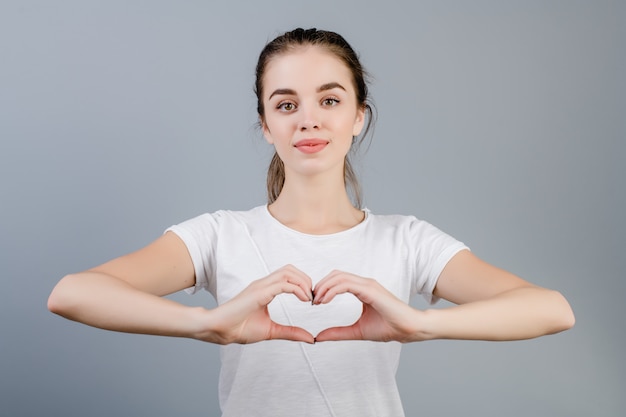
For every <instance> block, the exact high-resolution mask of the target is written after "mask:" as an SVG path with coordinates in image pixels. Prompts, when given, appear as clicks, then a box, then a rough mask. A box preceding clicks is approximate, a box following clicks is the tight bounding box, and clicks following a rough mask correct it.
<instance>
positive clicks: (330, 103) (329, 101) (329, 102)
mask: <svg viewBox="0 0 626 417" xmlns="http://www.w3.org/2000/svg"><path fill="white" fill-rule="evenodd" d="M338 103H339V100H337V99H336V98H332V97H331V98H325V99H324V100H322V104H323V105H324V106H329V107H330V106H335V105H337V104H338Z"/></svg>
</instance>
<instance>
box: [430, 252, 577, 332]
mask: <svg viewBox="0 0 626 417" xmlns="http://www.w3.org/2000/svg"><path fill="white" fill-rule="evenodd" d="M434 294H435V295H436V296H438V297H441V298H443V299H446V300H448V301H451V302H453V303H455V304H458V305H457V306H454V307H449V308H443V309H430V310H427V311H425V312H424V317H423V320H422V326H423V331H424V332H425V334H426V335H428V337H429V338H437V339H480V340H518V339H529V338H533V337H538V336H542V335H545V334H552V333H557V332H560V331H563V330H567V329H569V328H571V327H572V326H573V325H574V322H575V319H574V313H573V312H572V309H571V307H570V305H569V303H568V302H567V300H566V299H565V298H564V297H563V296H562V295H561V294H560V293H559V292H557V291H553V290H548V289H546V288H541V287H537V286H534V285H531V284H530V283H528V282H526V281H524V280H523V279H521V278H519V277H517V276H516V275H514V274H511V273H510V272H507V271H504V270H502V269H499V268H497V267H495V266H493V265H490V264H489V263H487V262H484V261H482V260H481V259H479V258H478V257H476V256H475V255H474V254H472V253H471V252H469V251H461V252H459V253H458V254H457V255H456V256H454V257H453V258H452V259H451V260H450V262H448V264H447V265H446V267H445V268H444V270H443V271H442V273H441V275H440V277H439V280H438V281H437V286H436V288H435V291H434Z"/></svg>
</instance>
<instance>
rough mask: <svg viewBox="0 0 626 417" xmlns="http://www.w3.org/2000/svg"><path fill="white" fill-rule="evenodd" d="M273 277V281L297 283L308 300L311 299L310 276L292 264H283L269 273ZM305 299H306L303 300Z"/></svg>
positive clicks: (311, 283)
mask: <svg viewBox="0 0 626 417" xmlns="http://www.w3.org/2000/svg"><path fill="white" fill-rule="evenodd" d="M270 276H272V277H273V279H272V280H273V281H287V282H289V283H291V284H294V285H297V286H299V287H300V288H302V291H304V293H306V294H307V298H308V301H311V300H312V299H313V296H312V293H313V291H312V285H313V282H312V281H311V277H309V276H308V275H307V274H305V273H304V272H302V271H301V270H299V269H298V268H296V267H295V266H293V265H285V266H284V267H282V268H280V269H278V270H276V271H275V272H274V273H272V274H270ZM303 301H306V300H303Z"/></svg>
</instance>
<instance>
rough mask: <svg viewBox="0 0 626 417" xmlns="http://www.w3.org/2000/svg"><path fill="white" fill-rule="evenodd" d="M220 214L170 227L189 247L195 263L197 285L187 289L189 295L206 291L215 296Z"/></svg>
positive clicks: (168, 230) (170, 230) (206, 215)
mask: <svg viewBox="0 0 626 417" xmlns="http://www.w3.org/2000/svg"><path fill="white" fill-rule="evenodd" d="M218 220H219V214H217V213H216V214H208V213H207V214H202V215H200V216H198V217H194V218H193V219H190V220H186V221H184V222H182V223H179V224H177V225H174V226H171V227H169V228H168V229H167V230H166V232H173V233H175V234H176V235H177V236H178V237H179V238H181V239H182V241H183V242H184V243H185V245H186V246H187V250H188V251H189V256H190V257H191V261H192V262H193V267H194V271H195V274H196V283H195V285H194V286H193V287H190V288H187V289H185V291H186V292H187V293H189V294H195V293H196V292H198V291H200V290H202V289H204V290H207V291H209V292H210V293H211V294H213V296H215V290H216V285H215V264H216V261H215V260H216V248H217V238H218V229H219V223H218Z"/></svg>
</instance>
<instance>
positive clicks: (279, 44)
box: [254, 28, 373, 208]
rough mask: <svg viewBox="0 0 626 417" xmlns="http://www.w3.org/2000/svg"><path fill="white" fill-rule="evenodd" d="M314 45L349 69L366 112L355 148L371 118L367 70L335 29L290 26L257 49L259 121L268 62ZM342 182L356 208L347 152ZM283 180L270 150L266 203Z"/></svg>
mask: <svg viewBox="0 0 626 417" xmlns="http://www.w3.org/2000/svg"><path fill="white" fill-rule="evenodd" d="M306 45H314V46H320V47H323V48H325V49H326V50H328V51H329V52H331V53H333V54H334V55H335V56H336V57H337V58H339V59H340V60H341V61H342V62H343V63H344V64H345V65H346V66H347V67H348V69H349V70H350V72H351V73H352V81H353V83H354V89H355V91H356V100H357V103H358V105H359V106H362V108H363V109H364V110H365V112H366V113H367V116H368V117H367V125H366V128H365V129H364V131H363V134H362V135H361V138H360V139H358V140H357V138H356V137H355V138H354V140H353V142H354V144H353V146H352V148H351V151H353V150H354V149H355V147H356V146H355V145H358V144H360V143H361V142H362V141H363V139H364V138H365V137H366V136H367V133H368V131H369V130H370V127H371V125H372V122H373V111H372V107H371V105H370V104H369V97H368V88H367V82H366V77H367V73H366V72H365V70H364V69H363V67H362V66H361V62H360V61H359V58H358V56H357V54H356V53H355V52H354V50H353V49H352V47H351V46H350V44H348V42H347V41H346V40H345V39H344V38H343V37H342V36H341V35H339V34H337V33H335V32H330V31H325V30H317V29H306V30H304V29H301V28H298V29H294V30H292V31H290V32H286V33H284V34H282V35H280V36H278V37H277V38H275V39H274V40H272V41H271V42H269V43H268V44H267V45H265V48H263V50H262V51H261V55H260V56H259V61H258V63H257V66H256V82H255V85H254V93H255V94H256V97H257V112H258V113H259V117H260V119H261V122H262V123H263V122H264V120H265V108H264V106H263V76H264V74H265V69H266V67H267V64H268V62H269V61H270V60H271V59H272V58H274V57H275V56H277V55H280V54H284V53H287V52H290V51H293V50H295V49H296V48H299V47H302V46H306ZM343 173H344V182H345V183H346V188H348V190H349V191H350V193H351V196H352V200H353V204H354V205H355V206H356V207H358V208H360V207H361V204H362V197H361V186H360V184H359V181H358V178H357V176H356V173H355V171H354V169H353V168H352V164H351V163H350V160H349V158H348V156H347V155H346V159H345V162H344V170H343ZM284 183H285V167H284V165H283V161H282V160H281V159H280V158H279V157H278V154H277V153H274V156H273V157H272V161H271V162H270V165H269V168H268V170H267V197H268V201H269V203H272V202H274V201H275V200H276V198H278V195H279V194H280V192H281V190H282V188H283V185H284Z"/></svg>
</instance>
